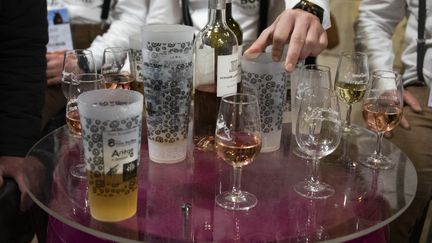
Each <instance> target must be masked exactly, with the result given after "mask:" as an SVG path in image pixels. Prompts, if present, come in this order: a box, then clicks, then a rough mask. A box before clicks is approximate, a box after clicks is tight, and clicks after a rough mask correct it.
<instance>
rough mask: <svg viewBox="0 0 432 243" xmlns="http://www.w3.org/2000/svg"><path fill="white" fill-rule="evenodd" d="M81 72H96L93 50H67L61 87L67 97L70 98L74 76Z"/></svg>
mask: <svg viewBox="0 0 432 243" xmlns="http://www.w3.org/2000/svg"><path fill="white" fill-rule="evenodd" d="M80 73H96V66H95V61H94V58H93V54H92V52H91V51H90V50H85V49H75V50H69V51H65V53H64V58H63V68H62V77H61V87H62V91H63V95H64V96H65V98H66V99H69V85H70V83H71V81H72V78H73V76H74V75H77V74H80Z"/></svg>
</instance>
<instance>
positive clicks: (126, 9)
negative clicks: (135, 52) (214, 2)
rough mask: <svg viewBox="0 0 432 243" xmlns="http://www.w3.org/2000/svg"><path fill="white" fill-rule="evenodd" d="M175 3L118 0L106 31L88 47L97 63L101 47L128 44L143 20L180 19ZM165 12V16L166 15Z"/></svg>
mask: <svg viewBox="0 0 432 243" xmlns="http://www.w3.org/2000/svg"><path fill="white" fill-rule="evenodd" d="M179 8H180V7H179V4H178V2H177V1H173V0H119V1H118V3H117V5H116V6H115V13H113V21H112V22H111V26H110V28H109V29H108V31H107V32H106V33H105V34H104V35H102V36H98V37H97V38H96V39H95V40H94V41H93V42H92V44H91V46H90V48H89V49H90V50H91V51H92V52H93V56H94V58H95V61H96V67H97V68H99V67H101V64H102V57H103V51H104V49H105V48H107V47H112V46H120V47H128V46H129V37H130V36H133V35H137V34H139V33H140V31H141V28H142V27H143V26H144V25H145V24H175V23H179V22H181V19H182V15H181V12H180V11H179V10H178V9H179ZM167 16H169V17H167Z"/></svg>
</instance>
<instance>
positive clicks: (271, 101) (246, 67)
mask: <svg viewBox="0 0 432 243" xmlns="http://www.w3.org/2000/svg"><path fill="white" fill-rule="evenodd" d="M241 69H242V82H243V92H245V93H251V94H254V95H255V96H257V97H258V104H259V108H260V117H261V131H262V147H261V152H272V151H276V150H278V149H279V147H280V141H281V136H282V115H283V108H284V105H285V101H286V92H287V81H288V78H289V76H288V74H287V73H286V71H285V69H284V66H283V62H274V61H273V59H272V56H271V53H262V54H261V55H259V56H258V57H255V58H248V57H243V58H242V60H241Z"/></svg>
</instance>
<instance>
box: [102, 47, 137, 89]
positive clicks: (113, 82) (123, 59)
mask: <svg viewBox="0 0 432 243" xmlns="http://www.w3.org/2000/svg"><path fill="white" fill-rule="evenodd" d="M133 63H134V62H133V58H132V54H131V50H130V49H129V48H124V47H108V48H105V50H104V53H103V59H102V67H101V73H102V75H103V76H104V78H105V81H106V87H107V88H109V89H131V84H132V82H134V80H135V77H134V76H133V74H132V70H133V67H131V65H133Z"/></svg>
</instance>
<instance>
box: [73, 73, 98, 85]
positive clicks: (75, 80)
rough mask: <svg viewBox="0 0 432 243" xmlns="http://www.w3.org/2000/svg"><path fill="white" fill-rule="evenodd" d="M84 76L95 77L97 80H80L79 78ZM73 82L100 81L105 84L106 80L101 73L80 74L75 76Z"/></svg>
mask: <svg viewBox="0 0 432 243" xmlns="http://www.w3.org/2000/svg"><path fill="white" fill-rule="evenodd" d="M82 76H95V78H94V79H91V80H80V79H79V77H82ZM71 81H72V82H79V83H95V82H100V81H102V82H105V78H104V76H103V75H102V74H99V73H79V74H73V75H72V80H71Z"/></svg>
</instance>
